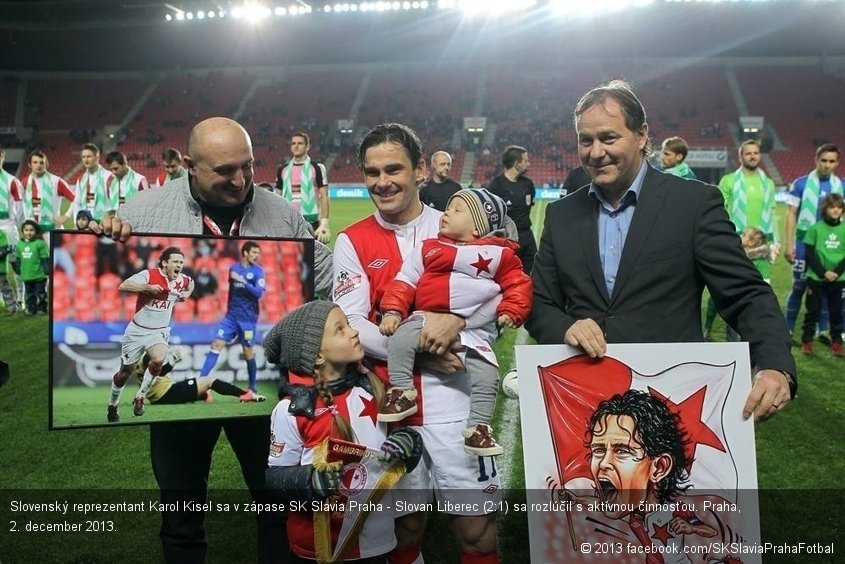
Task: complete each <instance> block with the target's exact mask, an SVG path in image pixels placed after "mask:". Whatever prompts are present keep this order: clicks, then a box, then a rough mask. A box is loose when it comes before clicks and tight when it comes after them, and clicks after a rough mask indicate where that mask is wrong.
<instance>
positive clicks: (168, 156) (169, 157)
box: [154, 147, 187, 188]
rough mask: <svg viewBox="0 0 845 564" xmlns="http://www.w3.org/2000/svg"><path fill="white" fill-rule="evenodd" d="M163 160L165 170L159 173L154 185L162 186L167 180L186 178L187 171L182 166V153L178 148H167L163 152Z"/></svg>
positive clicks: (156, 186)
mask: <svg viewBox="0 0 845 564" xmlns="http://www.w3.org/2000/svg"><path fill="white" fill-rule="evenodd" d="M161 161H162V163H164V172H162V173H161V174H159V175H158V177H157V178H156V182H155V185H154V187H155V188H161V187H162V186H164V185H165V184H166V183H167V182H170V181H171V180H176V179H177V178H185V176H186V175H187V171H186V170H185V167H183V166H182V153H180V152H179V151H178V150H177V149H174V148H172V147H171V148H170V149H165V150H164V151H162V153H161Z"/></svg>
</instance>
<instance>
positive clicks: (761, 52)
mask: <svg viewBox="0 0 845 564" xmlns="http://www.w3.org/2000/svg"><path fill="white" fill-rule="evenodd" d="M353 6H356V7H357V8H355V9H353ZM472 7H474V8H476V10H475V12H473V11H472V10H468V9H465V8H472ZM479 7H486V8H489V9H486V10H484V11H481V12H479V10H478V8H479ZM493 8H495V9H493ZM511 8H512V9H511ZM0 13H2V14H3V17H2V21H0V34H2V35H3V37H4V57H3V59H4V61H3V63H2V68H3V70H6V71H19V70H49V71H59V70H67V71H83V70H88V71H103V70H156V69H174V68H214V67H220V66H225V67H233V66H263V65H270V66H276V65H289V64H344V63H365V62H396V61H402V60H409V61H438V62H440V61H463V62H468V63H472V62H473V61H475V60H478V61H485V62H491V61H492V62H495V61H500V60H502V61H508V60H518V59H526V58H528V59H533V60H537V59H539V60H549V61H556V60H557V61H559V60H565V59H566V58H569V57H578V58H585V57H628V58H630V57H660V56H663V57H692V58H701V59H706V58H713V57H759V56H768V57H772V56H774V57H787V56H814V57H819V56H845V34H843V33H842V29H845V1H841V0H757V1H748V0H723V1H721V2H713V1H706V0H704V1H702V0H696V1H692V0H685V1H680V0H630V1H627V2H626V1H623V0H509V2H505V1H503V0H414V1H410V0H402V1H397V0H391V1H384V0H381V1H378V2H358V3H337V2H328V1H325V0H322V1H319V0H308V1H306V0H168V1H166V2H156V1H154V0H73V1H71V0H28V1H26V2H12V1H8V0H0ZM200 13H202V17H200ZM211 13H214V16H213V17H212V16H211ZM188 14H190V15H191V17H190V18H189V17H188ZM236 14H237V15H238V16H239V17H236ZM250 16H255V17H250ZM258 16H261V17H258ZM166 18H169V21H168V20H167V19H166ZM235 20H239V21H235ZM45 30H50V31H51V33H48V34H45V33H43V32H44V31H45ZM118 46H119V47H118Z"/></svg>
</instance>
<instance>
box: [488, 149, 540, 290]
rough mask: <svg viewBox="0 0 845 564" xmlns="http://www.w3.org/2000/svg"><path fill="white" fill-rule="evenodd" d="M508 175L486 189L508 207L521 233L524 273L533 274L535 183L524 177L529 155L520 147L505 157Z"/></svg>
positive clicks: (521, 255)
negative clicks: (532, 227)
mask: <svg viewBox="0 0 845 564" xmlns="http://www.w3.org/2000/svg"><path fill="white" fill-rule="evenodd" d="M502 165H504V167H505V171H504V172H503V173H502V174H501V175H499V176H497V177H496V178H494V179H493V180H492V181H491V182H490V184H489V185H488V186H487V189H488V190H489V191H490V192H492V193H493V194H496V195H497V196H499V197H500V198H502V199H503V200H504V201H505V203H506V204H507V205H508V215H509V216H510V218H511V219H512V220H513V222H514V223H515V224H516V228H517V230H518V231H519V252H517V255H518V256H519V259H520V260H521V261H522V267H523V268H524V269H525V272H527V273H529V274H530V273H531V268H532V266H534V255H535V254H537V242H536V241H535V240H534V233H533V232H532V231H531V207H532V206H533V205H534V183H533V182H532V181H531V179H530V178H528V177H527V176H525V173H526V172H528V168H529V167H530V166H531V162H530V161H529V160H528V151H527V150H526V149H525V148H524V147H520V146H519V145H511V146H509V147H507V148H506V149H505V152H504V153H502Z"/></svg>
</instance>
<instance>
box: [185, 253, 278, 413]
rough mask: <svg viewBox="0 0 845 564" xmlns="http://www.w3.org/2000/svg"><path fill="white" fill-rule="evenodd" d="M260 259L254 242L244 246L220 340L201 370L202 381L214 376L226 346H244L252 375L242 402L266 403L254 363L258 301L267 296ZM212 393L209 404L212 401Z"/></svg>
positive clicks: (231, 283) (233, 272)
mask: <svg viewBox="0 0 845 564" xmlns="http://www.w3.org/2000/svg"><path fill="white" fill-rule="evenodd" d="M260 259H261V247H259V246H258V243H256V242H255V241H247V242H246V243H244V244H243V246H242V247H241V262H239V263H238V262H236V263H235V264H233V265H232V266H231V267H230V268H229V303H228V305H227V306H226V316H225V317H223V320H222V321H221V322H220V325H219V326H218V327H217V338H215V339H214V341H213V342H212V343H211V350H210V351H208V353H207V354H206V355H205V364H203V366H202V371H200V378H204V377H206V376H208V375H209V374H211V371H212V370H214V366H215V365H216V364H217V359H218V358H219V357H220V351H222V350H223V348H224V347H225V346H226V344H227V343H230V342H233V341H234V340H235V339H238V341H239V342H240V343H241V347H242V348H243V353H244V360H246V371H247V374H248V376H249V390H247V393H246V394H245V396H244V397H241V398H240V399H241V400H242V401H264V399H265V398H264V396H261V395H259V394H257V393H256V392H257V391H258V390H257V388H256V385H255V380H256V376H257V374H258V368H257V366H256V364H255V349H254V348H253V347H254V346H255V328H256V325H257V324H258V300H260V299H261V296H263V295H264V288H265V281H264V269H263V268H261V267H260V266H259V265H258V261H259V260H260ZM211 397H212V396H211V394H210V393H209V394H208V395H207V396H206V401H211Z"/></svg>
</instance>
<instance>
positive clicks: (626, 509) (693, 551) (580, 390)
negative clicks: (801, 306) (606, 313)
mask: <svg viewBox="0 0 845 564" xmlns="http://www.w3.org/2000/svg"><path fill="white" fill-rule="evenodd" d="M516 356H517V368H518V370H519V400H520V408H521V409H520V412H521V418H522V437H523V449H524V458H525V484H526V490H527V495H528V503H529V509H532V508H533V509H534V510H531V511H529V512H528V520H529V531H530V536H531V539H530V545H531V561H532V562H548V563H554V562H620V563H639V564H669V563H675V562H677V563H688V562H711V563H712V562H725V563H728V562H729V563H731V564H737V563H740V562H744V563H749V562H760V561H761V557H760V555H759V554H754V553H753V547H754V546H755V545H759V543H760V524H759V510H758V504H757V492H756V489H757V466H756V455H755V450H754V424H753V422H752V421H751V420H744V419H743V418H742V407H743V405H744V403H745V400H746V398H747V396H748V393H749V391H750V389H751V369H750V365H749V360H748V359H749V356H748V347H747V344H746V343H718V344H715V343H684V344H647V345H609V346H608V350H607V354H606V356H605V357H604V358H603V359H601V360H593V359H590V358H589V357H587V356H586V355H584V354H583V353H582V352H581V351H580V350H577V349H574V348H571V347H567V346H562V345H553V346H540V345H531V346H520V347H517V349H516ZM538 406H542V409H538Z"/></svg>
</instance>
